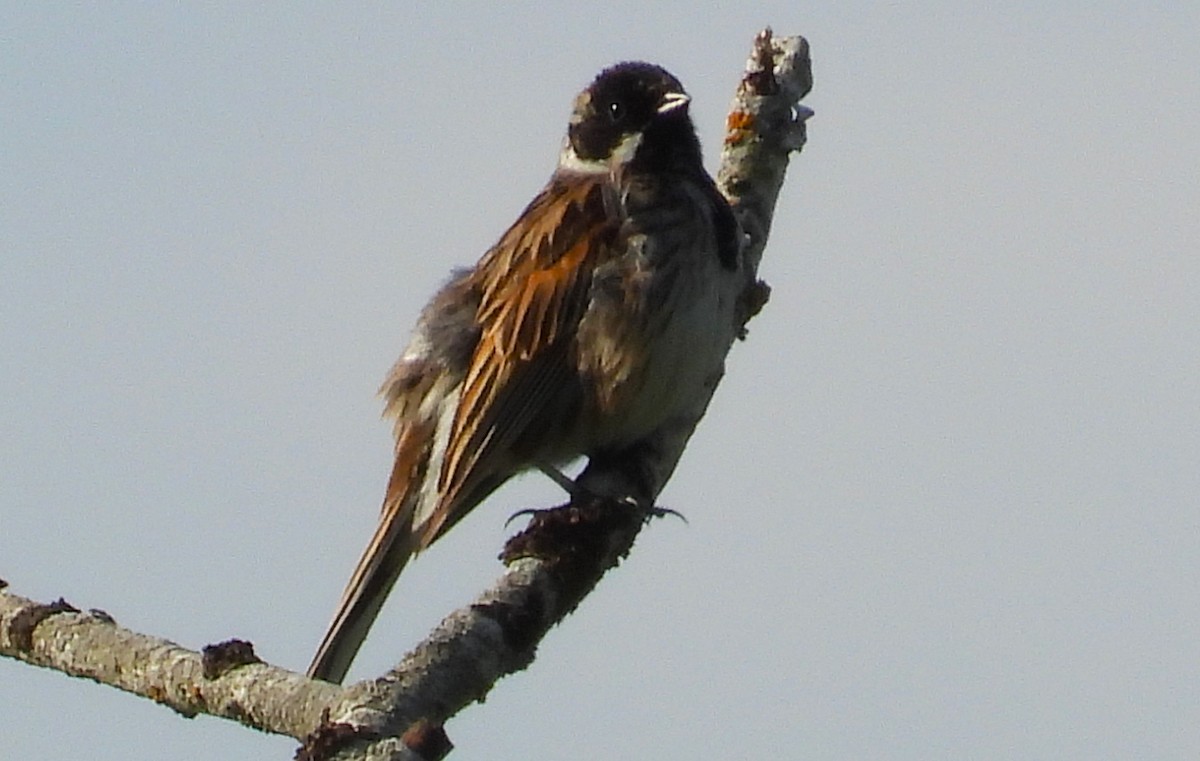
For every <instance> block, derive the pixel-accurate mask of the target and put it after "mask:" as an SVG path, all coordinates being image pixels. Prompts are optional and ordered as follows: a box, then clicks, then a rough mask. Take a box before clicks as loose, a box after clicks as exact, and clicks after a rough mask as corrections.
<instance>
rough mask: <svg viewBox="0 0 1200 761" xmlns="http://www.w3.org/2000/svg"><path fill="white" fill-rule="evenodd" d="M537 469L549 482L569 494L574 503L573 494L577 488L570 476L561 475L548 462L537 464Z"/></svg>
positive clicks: (560, 472)
mask: <svg viewBox="0 0 1200 761" xmlns="http://www.w3.org/2000/svg"><path fill="white" fill-rule="evenodd" d="M537 469H538V470H540V471H542V473H544V474H545V475H546V477H547V478H549V479H550V480H551V481H553V482H554V483H556V484H558V485H559V486H561V487H562V489H563V491H565V492H566V493H567V494H569V495H570V496H571V500H572V501H574V499H575V494H576V492H577V491H578V486H577V485H576V483H575V481H574V480H573V479H571V477H570V476H568V475H567V474H566V473H563V472H562V471H561V470H559V469H558V468H556V467H554V466H553V465H551V464H550V463H548V462H539V463H538V464H537Z"/></svg>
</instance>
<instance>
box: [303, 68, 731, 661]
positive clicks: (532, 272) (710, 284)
mask: <svg viewBox="0 0 1200 761" xmlns="http://www.w3.org/2000/svg"><path fill="white" fill-rule="evenodd" d="M690 100H691V98H690V96H689V95H688V94H687V92H686V91H685V90H684V88H683V85H682V84H681V83H680V82H679V80H678V79H676V78H675V77H674V76H673V75H672V74H670V73H669V72H668V71H667V70H666V69H664V68H662V67H660V66H657V65H654V64H650V63H645V62H640V61H626V62H622V63H618V64H615V65H613V66H610V67H608V68H606V69H604V70H603V71H601V72H600V73H599V74H598V75H597V76H596V77H595V79H594V80H593V81H592V82H591V83H590V84H589V85H588V86H587V87H586V88H585V89H584V90H583V91H582V92H580V93H579V95H578V96H577V97H576V98H575V100H574V103H573V108H572V112H571V116H570V121H569V124H568V127H567V134H566V137H565V138H564V140H563V143H562V147H561V150H560V152H559V156H558V161H557V165H556V167H555V169H554V171H553V173H552V174H551V177H550V179H549V181H548V182H547V184H546V185H545V187H544V188H543V189H542V190H541V191H540V192H539V193H538V194H537V195H536V196H534V198H533V200H532V201H530V202H529V204H528V206H526V207H525V209H524V211H522V212H521V214H520V215H519V216H518V218H517V220H516V222H514V223H513V224H512V226H511V227H509V228H508V229H507V231H505V232H504V234H503V235H501V236H500V238H499V240H498V241H497V242H496V243H495V245H493V246H492V247H491V248H490V249H488V250H487V251H486V252H485V253H484V255H483V257H482V258H481V259H479V261H478V262H477V263H476V264H475V265H474V266H473V267H468V268H464V269H459V270H457V271H454V272H453V274H452V275H451V277H450V278H449V280H448V281H447V282H446V283H445V284H444V285H443V286H442V287H441V288H440V289H439V290H438V291H437V292H436V293H435V295H434V296H433V298H432V299H431V300H430V301H429V303H428V304H427V305H426V306H425V308H424V309H423V310H422V311H421V313H420V316H419V317H418V319H417V324H416V327H415V329H414V330H413V332H412V334H411V337H410V340H409V343H408V346H407V348H406V349H405V351H404V353H403V354H402V355H401V357H400V359H399V360H398V361H397V362H396V363H395V365H394V366H393V367H392V368H391V370H390V372H389V373H388V375H387V378H386V380H385V381H384V383H383V385H382V387H381V389H380V395H381V396H382V397H383V400H384V416H385V417H386V418H390V419H391V420H392V421H393V422H394V438H395V459H394V465H393V467H392V471H391V475H390V477H389V479H388V483H387V489H386V491H385V495H384V498H383V506H382V511H381V515H380V519H379V524H378V527H377V529H376V531H375V533H374V535H373V536H372V537H371V540H370V543H369V544H368V545H367V547H366V549H365V550H364V551H363V553H362V556H361V558H360V559H359V561H358V564H357V566H356V567H355V569H354V572H353V575H352V576H351V578H350V580H349V582H348V584H347V586H346V589H345V592H344V593H343V595H342V597H341V600H340V602H339V603H338V606H337V609H336V612H335V614H334V617H333V620H332V622H331V623H330V625H329V628H328V630H327V632H326V634H325V636H324V638H323V639H322V641H321V644H320V646H319V648H318V649H317V652H316V655H315V657H314V658H313V661H312V664H311V665H310V667H309V669H308V675H309V676H310V677H312V678H316V679H322V680H325V681H329V682H334V683H340V682H341V681H342V680H343V679H344V678H345V675H346V672H347V671H348V670H349V668H350V665H351V662H352V661H353V659H354V657H355V655H356V654H357V652H358V649H359V647H360V646H361V644H362V642H363V640H364V639H365V638H366V636H367V633H368V630H369V629H370V627H371V625H372V624H373V623H374V621H375V618H376V616H377V615H378V613H379V610H380V608H381V606H382V605H383V602H384V600H385V598H386V597H387V596H388V594H389V593H390V591H391V589H392V587H393V585H394V584H395V582H396V579H397V577H398V576H399V574H400V572H401V570H402V569H403V568H404V566H405V564H406V563H407V562H408V560H409V559H410V558H411V557H412V556H413V555H414V554H415V553H418V552H420V551H422V550H424V549H426V548H428V547H429V546H430V545H431V544H432V543H433V542H435V541H437V540H438V539H439V538H441V537H442V536H444V535H445V534H446V532H447V531H449V530H450V529H451V528H452V527H453V526H454V525H455V524H456V523H458V521H460V520H462V518H463V517H464V516H465V515H466V514H467V513H469V512H470V511H471V510H472V509H473V508H475V507H476V506H477V505H478V504H479V503H480V502H482V501H483V500H484V499H485V498H486V497H487V496H488V495H489V494H490V493H491V492H493V491H494V490H495V489H496V488H497V487H499V486H500V485H501V484H502V483H504V482H505V481H507V480H508V479H509V478H511V477H512V476H514V475H516V474H518V473H520V472H523V471H528V470H541V471H542V472H544V473H546V474H547V475H549V476H551V477H552V478H554V479H555V480H556V481H558V482H559V483H561V484H563V485H565V486H566V487H567V488H568V489H579V488H585V486H584V479H583V478H582V477H581V478H580V479H577V480H576V481H571V480H570V479H569V478H567V476H565V475H563V474H562V472H561V471H560V470H559V468H560V467H562V466H565V465H566V464H568V463H570V462H571V461H573V460H576V459H578V458H580V457H587V458H588V469H587V470H586V471H585V472H584V476H590V475H594V474H599V475H597V476H596V477H594V478H590V479H589V481H588V482H589V483H592V484H598V485H602V486H594V487H590V488H592V489H593V491H600V490H601V488H603V489H605V490H610V491H611V490H618V491H623V492H625V493H623V494H612V493H608V494H605V495H604V496H610V497H614V498H619V499H627V500H632V501H635V502H640V503H646V502H652V501H653V498H654V496H655V494H656V485H655V484H652V483H649V481H650V480H652V479H650V478H649V476H648V475H647V470H648V467H647V465H646V463H645V459H646V456H647V455H646V451H647V450H648V449H650V448H652V446H653V442H654V440H655V439H654V437H655V435H656V433H658V432H659V431H661V430H663V429H664V427H665V426H667V425H670V424H671V423H672V422H674V421H677V419H678V418H679V416H680V415H682V414H684V412H685V410H686V409H687V408H688V405H689V403H691V402H692V401H694V399H695V397H696V395H697V394H699V393H702V389H703V388H704V387H705V384H710V387H711V384H712V383H713V382H714V381H713V379H712V377H711V376H712V374H713V368H714V367H716V368H721V367H723V364H722V363H723V358H724V354H725V351H726V350H727V348H728V343H727V342H726V343H722V339H721V338H720V336H723V335H725V334H727V333H728V332H729V331H730V329H731V328H730V326H731V325H732V323H733V321H734V318H733V309H734V304H733V303H732V302H733V301H734V298H733V297H732V296H731V295H730V294H731V293H733V291H732V284H733V283H735V282H737V279H738V277H739V272H740V270H741V267H742V266H743V265H742V264H741V262H740V255H741V254H740V241H741V239H742V237H741V232H740V228H739V227H738V223H737V221H736V218H735V216H734V214H733V211H732V209H731V207H730V205H729V203H728V202H727V201H726V200H725V198H724V196H722V194H721V193H720V191H719V190H718V189H717V186H716V184H715V183H714V181H713V179H712V177H711V176H710V175H709V174H708V173H707V172H706V171H705V169H704V165H703V158H702V154H701V147H700V141H699V139H698V137H697V135H696V130H695V127H694V125H693V123H692V119H691V116H690V114H689V103H690ZM657 487H658V488H661V484H658V485H657Z"/></svg>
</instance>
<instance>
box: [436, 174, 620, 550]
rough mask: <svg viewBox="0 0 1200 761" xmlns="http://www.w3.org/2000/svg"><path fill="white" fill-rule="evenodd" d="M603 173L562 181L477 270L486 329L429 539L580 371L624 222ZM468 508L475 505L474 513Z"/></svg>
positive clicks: (530, 209)
mask: <svg viewBox="0 0 1200 761" xmlns="http://www.w3.org/2000/svg"><path fill="white" fill-rule="evenodd" d="M606 192H607V190H606V185H605V180H604V179H603V178H575V179H574V180H573V181H572V182H569V183H568V182H561V181H558V180H556V181H552V182H551V184H550V185H549V186H548V187H547V188H546V190H544V191H543V192H542V193H541V194H539V195H538V197H537V198H535V199H534V200H533V202H531V203H530V205H529V207H528V208H527V209H526V210H525V213H524V214H522V216H521V218H520V219H519V220H518V221H517V223H516V224H514V225H513V227H511V228H510V229H509V231H508V232H507V233H506V234H505V235H504V236H503V237H502V238H501V239H500V242H499V243H497V244H496V246H495V247H494V248H492V250H491V251H489V252H488V253H487V255H485V256H484V258H483V260H482V261H481V262H480V264H479V266H478V267H477V268H476V270H475V275H476V278H477V284H476V285H477V288H478V291H479V292H480V293H481V294H482V298H481V301H480V306H479V313H478V322H479V325H480V328H481V331H482V334H481V336H480V341H479V344H478V347H477V348H476V351H475V354H474V356H473V357H472V361H471V365H470V369H469V370H468V371H467V375H466V379H465V381H464V384H463V388H462V396H461V397H460V401H459V406H458V410H457V412H456V414H455V417H454V425H453V428H452V433H451V435H450V444H449V446H448V449H447V452H446V457H445V459H444V461H443V464H442V472H441V481H440V485H441V488H440V491H441V494H442V504H443V505H444V506H448V507H449V508H450V509H448V510H438V511H437V513H438V514H439V516H440V519H438V520H437V521H436V523H435V522H432V521H431V522H430V524H429V525H427V526H425V527H422V545H427V544H428V543H429V542H432V541H433V540H434V539H436V538H437V537H438V536H439V535H440V534H441V533H442V532H444V531H445V530H446V529H447V528H449V526H450V525H452V524H453V523H454V522H456V521H457V520H458V518H460V517H461V515H459V514H458V512H459V510H458V509H457V508H458V507H459V506H460V505H461V506H464V507H466V508H467V509H469V508H470V506H473V505H470V504H468V503H467V502H466V501H465V500H463V501H460V500H459V499H458V498H459V496H460V495H463V494H469V493H472V492H474V491H475V490H476V489H477V488H478V485H479V482H480V481H481V480H486V479H489V478H490V477H493V476H494V473H493V471H495V470H496V469H497V468H500V469H503V468H505V467H511V465H510V464H508V463H505V462H504V461H503V458H504V454H505V452H506V451H507V448H508V446H509V445H510V444H511V443H512V442H513V441H514V440H515V439H516V438H517V437H519V436H520V435H521V434H522V432H524V430H525V429H526V427H527V426H528V425H529V422H530V421H531V420H532V419H534V418H535V417H536V416H537V415H538V413H539V412H540V411H541V410H542V409H543V408H544V406H545V405H546V404H547V403H548V402H549V401H550V400H551V399H552V397H553V391H554V390H555V389H557V388H559V387H560V385H561V384H562V383H564V382H565V381H566V375H567V374H568V373H569V372H571V368H570V365H569V363H568V356H567V353H568V351H567V347H568V342H569V339H570V337H571V336H572V335H573V333H574V328H575V326H576V325H577V324H578V322H579V319H580V317H581V316H582V314H583V310H584V309H585V308H586V306H587V299H588V294H589V289H590V286H591V272H592V270H593V269H594V268H595V266H596V265H597V264H598V263H599V262H600V261H602V260H603V259H604V258H606V257H608V256H609V255H610V253H611V249H612V243H613V240H614V238H615V235H616V230H617V223H616V221H615V220H614V219H612V218H610V216H609V214H608V212H607V211H606V205H605V199H604V194H605V193H606ZM464 512H465V511H464Z"/></svg>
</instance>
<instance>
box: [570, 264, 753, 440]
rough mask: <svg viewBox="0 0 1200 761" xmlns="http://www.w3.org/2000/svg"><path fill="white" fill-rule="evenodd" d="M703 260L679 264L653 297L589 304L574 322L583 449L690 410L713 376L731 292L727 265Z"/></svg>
mask: <svg viewBox="0 0 1200 761" xmlns="http://www.w3.org/2000/svg"><path fill="white" fill-rule="evenodd" d="M710 261H711V264H710V262H709V261H705V262H703V265H701V264H700V263H692V264H696V265H698V266H695V267H682V268H680V271H678V272H677V273H675V280H674V282H672V283H671V284H670V285H669V287H665V288H663V289H662V290H661V291H660V293H661V294H664V295H662V296H661V297H660V298H655V296H656V295H657V294H653V293H651V294H646V296H647V298H646V299H645V300H644V302H643V303H641V304H639V303H638V302H637V300H627V301H622V302H619V303H612V304H593V308H592V310H590V313H589V314H588V315H587V317H586V318H585V320H584V324H583V325H581V337H582V338H583V339H585V341H586V343H585V344H583V345H582V346H581V352H582V357H581V359H582V360H583V361H582V363H581V364H582V365H583V367H584V368H585V372H584V376H585V377H586V378H588V380H589V381H590V382H589V383H587V384H585V388H587V389H588V393H587V394H586V396H587V397H589V401H590V404H589V405H588V406H589V407H590V413H591V414H590V415H589V417H591V422H592V425H590V426H587V427H588V428H589V429H590V434H589V435H588V436H587V439H588V440H587V441H585V442H582V444H583V446H582V450H583V452H584V453H589V452H594V451H598V450H607V449H621V448H624V447H627V446H629V445H632V444H634V443H636V442H638V441H640V440H642V439H645V438H646V437H648V436H650V435H651V434H653V433H654V432H655V431H656V430H658V429H659V428H660V427H661V426H663V425H664V424H666V423H668V422H670V421H672V420H674V419H676V418H678V417H679V416H681V415H684V414H687V413H689V412H690V411H692V410H693V409H694V407H695V402H696V399H697V397H698V396H699V395H701V394H707V393H708V390H709V389H710V388H711V387H712V385H713V384H715V383H716V382H717V380H718V379H719V378H720V375H721V373H722V371H723V368H724V358H725V353H726V351H727V349H728V347H729V344H730V341H731V340H732V333H733V330H734V327H733V325H734V315H733V306H734V300H735V299H734V295H733V293H732V290H731V289H730V288H729V287H728V286H729V285H731V284H732V282H733V276H732V273H730V272H728V271H727V270H723V269H721V268H720V267H719V265H718V264H717V262H716V259H715V257H712V258H711V260H710ZM589 321H590V323H591V324H590V325H589V324H588V323H589ZM597 325H603V326H604V328H603V329H598V330H595V329H592V330H589V329H590V328H594V327H595V326H597Z"/></svg>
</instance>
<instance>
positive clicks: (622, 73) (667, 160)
mask: <svg viewBox="0 0 1200 761" xmlns="http://www.w3.org/2000/svg"><path fill="white" fill-rule="evenodd" d="M689 100H690V98H689V97H688V95H687V93H686V92H684V89H683V85H682V84H680V83H679V80H678V79H676V78H675V77H673V76H671V74H670V73H669V72H668V71H667V70H666V69H663V68H662V67H660V66H655V65H653V64H649V63H641V62H636V61H634V62H627V63H619V64H617V65H615V66H611V67H609V68H607V69H605V70H604V71H602V72H600V74H599V76H597V77H596V79H595V80H594V81H593V82H592V83H591V84H590V85H588V87H587V89H585V90H584V91H583V92H581V93H580V94H579V96H578V97H577V98H575V110H574V112H573V113H572V114H571V125H570V127H569V128H568V129H567V141H568V145H567V151H566V152H564V163H573V162H574V163H577V164H578V166H576V167H575V168H577V169H580V168H582V169H585V170H588V169H590V170H592V171H600V170H605V171H607V170H610V169H613V168H616V167H617V166H619V165H624V166H631V167H633V168H635V169H643V170H649V171H656V170H662V169H666V168H669V167H671V166H672V165H675V164H677V163H678V162H685V163H690V162H695V163H696V164H697V165H698V164H699V163H700V142H699V140H697V138H696V130H695V128H694V127H693V126H692V120H691V117H689V116H688V102H689Z"/></svg>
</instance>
